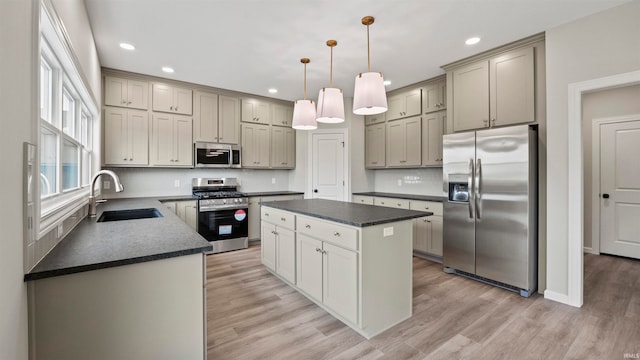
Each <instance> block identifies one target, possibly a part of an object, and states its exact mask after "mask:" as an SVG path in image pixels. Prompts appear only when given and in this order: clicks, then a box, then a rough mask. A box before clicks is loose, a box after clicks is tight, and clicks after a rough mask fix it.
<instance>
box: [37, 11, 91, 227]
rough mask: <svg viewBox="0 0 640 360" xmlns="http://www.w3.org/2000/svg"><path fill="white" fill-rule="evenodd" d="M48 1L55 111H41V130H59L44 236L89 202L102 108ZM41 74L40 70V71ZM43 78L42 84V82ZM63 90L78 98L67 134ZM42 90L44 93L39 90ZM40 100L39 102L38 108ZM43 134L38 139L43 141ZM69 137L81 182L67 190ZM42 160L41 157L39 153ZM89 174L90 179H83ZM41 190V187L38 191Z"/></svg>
mask: <svg viewBox="0 0 640 360" xmlns="http://www.w3.org/2000/svg"><path fill="white" fill-rule="evenodd" d="M49 11H50V10H49V9H48V7H47V5H46V4H44V3H43V4H42V6H41V17H40V24H41V27H40V59H41V60H42V59H44V61H45V62H46V63H47V66H48V67H49V68H50V69H51V71H52V72H51V73H52V76H51V78H52V80H51V81H52V84H51V89H52V94H51V109H50V111H51V114H50V119H49V121H50V122H49V121H47V120H43V119H42V118H41V117H40V114H39V115H38V125H39V126H38V131H39V132H40V131H41V129H42V128H46V129H47V130H48V131H51V132H53V133H55V134H57V136H58V139H57V164H56V170H57V173H56V188H55V189H52V194H49V195H47V196H43V197H40V196H38V199H39V209H40V219H39V220H40V221H39V230H38V233H39V235H38V237H41V236H43V235H44V234H46V233H47V232H48V231H50V230H51V229H52V228H53V227H55V226H56V224H57V223H59V221H60V220H62V219H64V218H66V217H67V216H69V215H71V214H72V213H74V212H75V211H77V210H78V209H79V208H80V207H82V206H85V205H86V204H87V201H88V198H89V187H90V184H89V182H90V179H91V169H92V167H91V166H92V164H91V162H92V159H93V157H94V154H93V151H94V146H93V144H92V142H93V133H92V132H93V130H94V128H95V124H94V122H95V121H97V119H98V118H99V114H100V113H99V110H98V106H97V103H96V101H95V99H94V97H93V96H92V95H91V93H90V91H89V87H88V85H87V83H86V81H85V80H84V78H83V76H82V75H81V72H80V70H79V69H80V66H79V64H77V60H76V58H75V56H74V55H73V52H72V50H71V47H70V44H69V42H68V40H67V39H66V37H65V34H64V33H63V31H62V30H61V29H60V26H58V25H59V24H58V23H57V22H56V21H54V20H53V19H54V17H53V16H51V14H50V13H49ZM38 74H39V75H38V76H40V72H38ZM40 84H41V82H40V79H39V81H38V86H40ZM63 92H66V93H67V94H68V95H69V96H70V97H71V98H72V99H73V101H74V103H73V104H74V105H73V106H74V109H73V119H71V121H72V122H73V125H72V126H73V133H72V134H67V133H65V132H64V130H63V121H62V101H63V95H62V94H63ZM39 94H41V93H40V92H39ZM39 109H40V103H39V104H38V111H40V110H39ZM82 116H86V117H87V128H86V129H85V130H86V132H87V134H86V135H84V138H86V144H83V135H82V134H80V131H81V130H82V129H81V122H82ZM40 136H41V135H40V134H39V135H38V139H39V140H38V141H40ZM65 141H68V142H71V143H73V144H74V145H75V146H77V149H78V150H77V154H76V156H77V164H78V165H77V177H78V178H77V186H76V187H73V188H69V189H66V190H63V187H64V184H63V178H64V174H63V149H64V144H65ZM85 151H88V152H89V156H88V157H87V158H88V159H87V163H86V164H85V163H83V161H84V152H85ZM38 163H40V159H39V157H38ZM85 171H88V172H89V173H88V174H87V175H88V176H87V177H85V176H84V172H85ZM86 178H89V181H87V183H84V181H83V180H86ZM37 193H38V194H39V193H40V191H38V192H37Z"/></svg>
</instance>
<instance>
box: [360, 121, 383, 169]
mask: <svg viewBox="0 0 640 360" xmlns="http://www.w3.org/2000/svg"><path fill="white" fill-rule="evenodd" d="M364 131H365V133H364V134H365V135H364V136H365V139H364V148H365V152H364V161H365V167H366V168H368V169H375V168H384V167H385V166H386V162H385V149H386V146H385V133H386V126H385V124H373V125H367V126H365V128H364Z"/></svg>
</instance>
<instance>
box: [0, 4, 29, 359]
mask: <svg viewBox="0 0 640 360" xmlns="http://www.w3.org/2000/svg"><path fill="white" fill-rule="evenodd" d="M35 9H37V2H36V1H27V0H9V1H6V0H5V1H0V46H1V50H0V53H1V54H0V108H2V109H3V110H2V111H3V113H2V116H0V119H1V120H0V121H1V123H0V151H1V152H2V154H3V155H4V156H2V160H1V161H2V186H1V187H0V203H1V204H2V206H1V207H0V229H2V234H1V235H0V304H2V305H1V306H0V359H27V355H28V351H27V291H26V286H25V284H24V282H23V280H22V276H23V260H22V258H23V240H22V236H23V231H22V211H23V201H22V189H23V186H22V183H23V179H22V146H23V145H22V143H23V142H25V141H28V142H34V138H35V137H34V136H33V126H32V119H33V118H34V116H35V114H37V113H36V108H35V103H36V101H35V100H36V93H35V92H34V90H35V89H34V84H35V69H36V64H35V63H34V61H35V59H36V58H35V57H34V56H33V49H34V46H35V44H34V41H35V39H37V36H36V34H37V28H36V26H35V25H34V24H37V22H35V21H34V15H35V14H36V13H37V12H36V11H35Z"/></svg>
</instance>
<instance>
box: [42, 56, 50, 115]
mask: <svg viewBox="0 0 640 360" xmlns="http://www.w3.org/2000/svg"><path fill="white" fill-rule="evenodd" d="M52 91H53V90H52V72H51V67H50V66H49V64H48V63H47V62H46V61H45V60H44V58H40V117H41V118H42V120H45V121H48V122H51V95H52V93H53V92H52Z"/></svg>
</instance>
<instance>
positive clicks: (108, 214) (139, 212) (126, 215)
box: [98, 208, 163, 222]
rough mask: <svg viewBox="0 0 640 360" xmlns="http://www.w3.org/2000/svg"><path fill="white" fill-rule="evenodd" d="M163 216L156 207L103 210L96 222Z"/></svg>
mask: <svg viewBox="0 0 640 360" xmlns="http://www.w3.org/2000/svg"><path fill="white" fill-rule="evenodd" d="M157 217H163V216H162V214H161V213H160V211H158V209H156V208H147V209H130V210H113V211H104V212H102V215H100V217H99V218H98V222H106V221H121V220H135V219H149V218H157Z"/></svg>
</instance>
